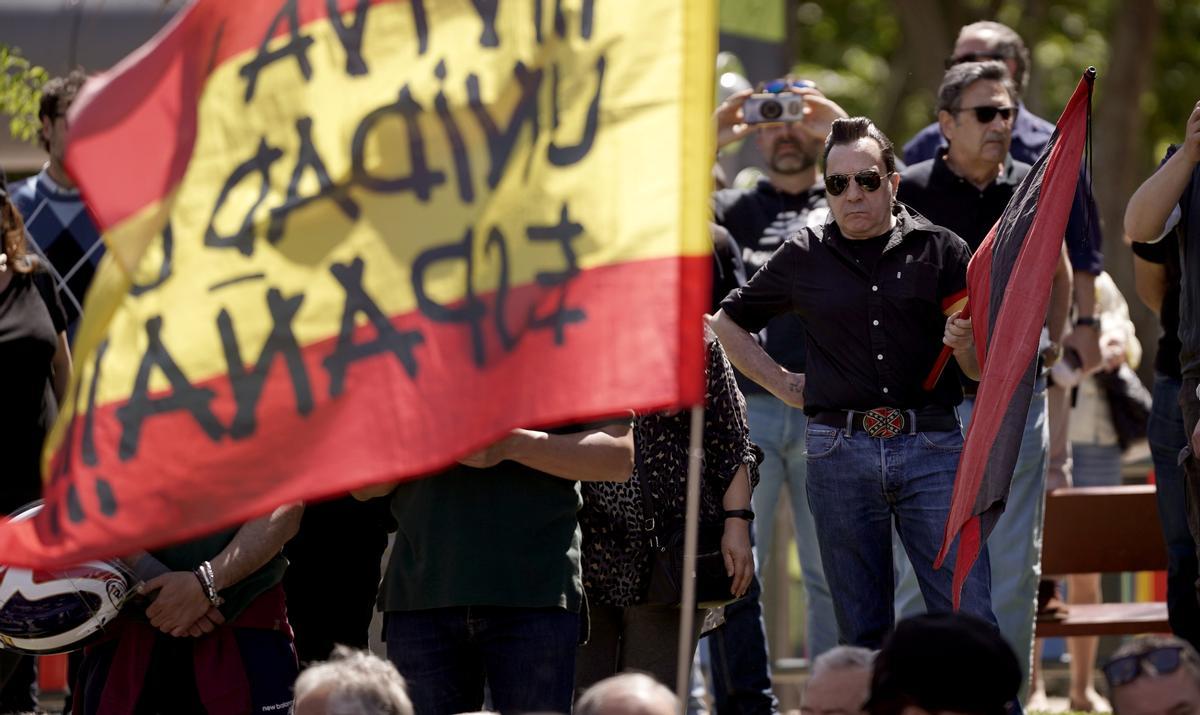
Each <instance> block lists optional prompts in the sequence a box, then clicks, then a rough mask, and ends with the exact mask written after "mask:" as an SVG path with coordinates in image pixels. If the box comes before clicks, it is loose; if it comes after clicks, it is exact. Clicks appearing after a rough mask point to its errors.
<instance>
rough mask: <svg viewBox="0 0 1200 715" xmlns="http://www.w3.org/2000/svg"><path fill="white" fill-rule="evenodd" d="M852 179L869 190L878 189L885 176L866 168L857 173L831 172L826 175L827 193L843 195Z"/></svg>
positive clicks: (890, 173) (889, 174) (864, 189)
mask: <svg viewBox="0 0 1200 715" xmlns="http://www.w3.org/2000/svg"><path fill="white" fill-rule="evenodd" d="M894 173H895V172H894V171H889V172H888V173H887V175H888V176H891V175H892V174H894ZM850 179H854V183H856V184H858V185H859V186H860V187H861V188H862V190H863V191H867V192H873V191H878V190H879V187H880V186H881V185H882V184H883V177H882V176H880V175H879V172H878V171H876V170H875V169H865V170H863V171H860V172H858V173H857V174H829V175H828V176H826V177H825V191H826V193H828V194H829V195H830V196H841V195H842V193H843V192H844V191H845V190H846V189H848V188H850Z"/></svg>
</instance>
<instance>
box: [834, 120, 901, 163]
mask: <svg viewBox="0 0 1200 715" xmlns="http://www.w3.org/2000/svg"><path fill="white" fill-rule="evenodd" d="M859 139H871V140H872V141H874V142H875V143H876V144H878V145H879V152H880V154H882V155H883V167H884V171H885V172H886V173H889V174H890V173H892V172H894V171H895V170H896V149H895V147H893V146H892V140H891V139H888V138H887V135H886V134H884V133H883V132H882V131H880V129H879V127H877V126H875V123H874V122H872V121H871V120H870V119H867V118H866V117H850V118H849V119H835V120H833V126H831V127H830V128H829V136H827V137H825V155H824V156H823V157H822V159H821V161H822V166H825V167H826V168H828V166H829V151H830V150H831V149H833V148H834V147H835V146H837V145H838V144H853V143H854V142H856V141H858V140H859Z"/></svg>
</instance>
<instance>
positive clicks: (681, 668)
mask: <svg viewBox="0 0 1200 715" xmlns="http://www.w3.org/2000/svg"><path fill="white" fill-rule="evenodd" d="M703 437H704V405H703V404H699V405H696V406H695V407H693V408H692V425H691V430H690V434H689V437H688V471H687V509H686V511H685V519H686V521H685V522H684V523H685V527H684V532H683V593H682V594H681V595H680V599H679V662H678V667H677V669H676V671H675V694H676V696H678V698H679V715H685V714H686V713H687V703H688V694H689V692H690V691H691V682H692V678H691V673H692V656H693V653H692V630H693V629H694V628H695V619H696V542H697V541H698V540H699V534H700V458H701V456H702V455H703V442H702V440H703Z"/></svg>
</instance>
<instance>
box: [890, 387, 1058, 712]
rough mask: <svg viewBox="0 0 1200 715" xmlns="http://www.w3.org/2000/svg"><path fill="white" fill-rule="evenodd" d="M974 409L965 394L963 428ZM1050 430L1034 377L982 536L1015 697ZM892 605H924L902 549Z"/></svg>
mask: <svg viewBox="0 0 1200 715" xmlns="http://www.w3.org/2000/svg"><path fill="white" fill-rule="evenodd" d="M974 409H975V400H974V399H973V398H970V397H968V398H967V399H965V400H963V403H962V404H961V405H959V406H958V417H959V419H960V420H961V421H962V424H963V433H964V434H966V428H967V425H969V424H970V422H971V414H972V412H973V411H974ZM1049 449H1050V430H1049V426H1048V424H1047V423H1046V385H1045V382H1043V381H1041V380H1039V381H1038V384H1037V387H1036V388H1035V390H1034V393H1033V400H1032V401H1031V402H1030V403H1029V416H1028V417H1027V418H1026V419H1025V431H1024V432H1023V433H1022V435H1021V450H1020V452H1019V453H1018V454H1017V464H1016V467H1015V469H1014V470H1013V479H1012V486H1011V487H1010V489H1009V492H1008V504H1007V505H1006V507H1005V509H1004V513H1003V514H1002V515H1001V516H1000V520H999V521H997V522H996V528H995V529H993V530H992V533H991V535H990V536H989V537H988V546H989V549H988V551H989V553H990V556H991V569H992V609H993V611H994V612H995V614H996V621H997V623H999V624H1000V634H1001V635H1003V636H1004V639H1005V640H1006V641H1008V644H1009V645H1010V646H1012V649H1013V651H1014V652H1016V654H1017V661H1018V662H1019V663H1020V665H1021V682H1022V686H1021V697H1022V700H1024V697H1025V696H1026V695H1027V694H1028V692H1027V691H1028V685H1029V671H1030V668H1031V667H1032V665H1033V640H1034V636H1033V631H1034V619H1035V617H1036V615H1037V589H1038V581H1039V580H1040V579H1041V574H1042V521H1043V516H1044V514H1045V511H1046V467H1047V464H1048V462H1047V455H1048V452H1049ZM896 552H897V553H896V571H897V574H898V576H897V581H898V585H897V586H896V609H897V615H898V617H900V618H904V617H907V616H912V615H916V614H917V613H923V612H924V611H925V604H924V603H922V602H921V593H920V589H919V588H918V587H917V579H916V576H915V575H914V574H913V570H912V566H911V565H909V563H908V557H907V556H906V555H905V554H904V552H903V550H900V549H897V550H896Z"/></svg>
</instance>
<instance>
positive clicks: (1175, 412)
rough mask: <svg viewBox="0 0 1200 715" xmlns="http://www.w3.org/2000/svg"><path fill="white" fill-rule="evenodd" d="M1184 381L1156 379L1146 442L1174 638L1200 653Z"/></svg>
mask: <svg viewBox="0 0 1200 715" xmlns="http://www.w3.org/2000/svg"><path fill="white" fill-rule="evenodd" d="M1181 386H1182V384H1181V382H1180V380H1178V379H1176V378H1173V377H1167V376H1166V375H1155V377H1154V402H1153V407H1152V408H1151V410H1150V420H1149V423H1148V425H1147V428H1146V436H1147V439H1148V441H1149V442H1150V454H1151V456H1152V457H1153V459H1154V480H1155V485H1156V491H1157V496H1158V514H1159V518H1160V520H1161V523H1162V530H1163V539H1164V540H1165V541H1166V544H1167V612H1168V616H1169V618H1170V621H1171V630H1172V631H1174V633H1175V635H1177V636H1179V637H1180V638H1183V639H1185V640H1187V641H1189V642H1190V643H1191V644H1192V645H1194V646H1196V647H1198V648H1200V604H1198V603H1197V599H1196V579H1197V578H1198V577H1200V569H1198V562H1197V559H1196V543H1195V541H1194V540H1193V539H1192V534H1191V532H1190V531H1189V530H1188V512H1187V490H1186V484H1185V479H1184V473H1183V468H1182V467H1181V466H1180V464H1179V456H1180V452H1181V451H1182V450H1183V448H1184V447H1185V446H1186V445H1187V442H1188V435H1187V433H1186V432H1185V431H1184V428H1183V411H1182V410H1181V409H1180V407H1179V391H1180V388H1181Z"/></svg>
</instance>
